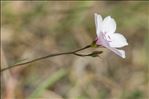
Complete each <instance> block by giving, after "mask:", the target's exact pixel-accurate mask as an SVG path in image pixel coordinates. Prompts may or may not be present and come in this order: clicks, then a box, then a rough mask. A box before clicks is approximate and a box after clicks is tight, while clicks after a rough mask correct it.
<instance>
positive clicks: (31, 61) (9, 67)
mask: <svg viewBox="0 0 149 99" xmlns="http://www.w3.org/2000/svg"><path fill="white" fill-rule="evenodd" d="M90 47H91V45H87V46H85V47H83V48H80V49H77V50H75V51H71V52H63V53H56V54H50V55H47V56H43V57H39V58H36V59H33V60H30V61H28V62H23V63H18V64H15V65H11V66H8V67H6V68H3V69H1V71H0V72H3V71H5V70H8V69H11V68H14V67H17V66H22V65H25V64H29V63H33V62H36V61H39V60H43V59H46V58H49V57H55V56H60V55H68V54H73V55H77V56H80V55H79V54H76V52H79V51H82V50H85V49H87V48H90Z"/></svg>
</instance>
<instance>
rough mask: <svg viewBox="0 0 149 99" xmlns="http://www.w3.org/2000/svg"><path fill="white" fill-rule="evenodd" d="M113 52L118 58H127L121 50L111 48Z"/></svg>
mask: <svg viewBox="0 0 149 99" xmlns="http://www.w3.org/2000/svg"><path fill="white" fill-rule="evenodd" d="M109 49H110V50H111V51H113V52H114V53H115V54H117V55H118V56H120V57H122V58H125V57H126V56H125V51H124V50H119V49H116V48H109Z"/></svg>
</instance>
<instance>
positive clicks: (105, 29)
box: [95, 13, 128, 58]
mask: <svg viewBox="0 0 149 99" xmlns="http://www.w3.org/2000/svg"><path fill="white" fill-rule="evenodd" d="M95 25H96V34H97V38H96V44H97V45H101V46H103V47H106V48H108V49H110V50H111V51H113V52H114V53H115V54H117V55H119V56H121V57H122V58H125V51H124V50H120V49H117V48H121V47H124V46H126V45H128V43H127V40H126V38H125V37H124V36H123V35H122V34H120V33H115V30H116V22H115V20H114V19H113V18H111V16H107V17H106V18H104V20H102V17H101V16H100V15H99V14H97V13H95Z"/></svg>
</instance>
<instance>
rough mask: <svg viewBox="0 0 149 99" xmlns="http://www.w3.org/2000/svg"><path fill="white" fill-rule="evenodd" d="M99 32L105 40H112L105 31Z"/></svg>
mask: <svg viewBox="0 0 149 99" xmlns="http://www.w3.org/2000/svg"><path fill="white" fill-rule="evenodd" d="M101 34H102V36H103V38H104V39H105V40H106V41H108V42H112V41H111V37H110V36H109V35H107V33H106V32H101ZM106 35H107V36H106Z"/></svg>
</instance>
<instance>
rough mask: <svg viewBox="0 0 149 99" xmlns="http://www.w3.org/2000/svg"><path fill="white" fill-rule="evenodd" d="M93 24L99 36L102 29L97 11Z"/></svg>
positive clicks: (100, 18)
mask: <svg viewBox="0 0 149 99" xmlns="http://www.w3.org/2000/svg"><path fill="white" fill-rule="evenodd" d="M95 25H96V33H97V36H99V34H100V31H101V29H102V17H101V15H99V14H97V13H95Z"/></svg>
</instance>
